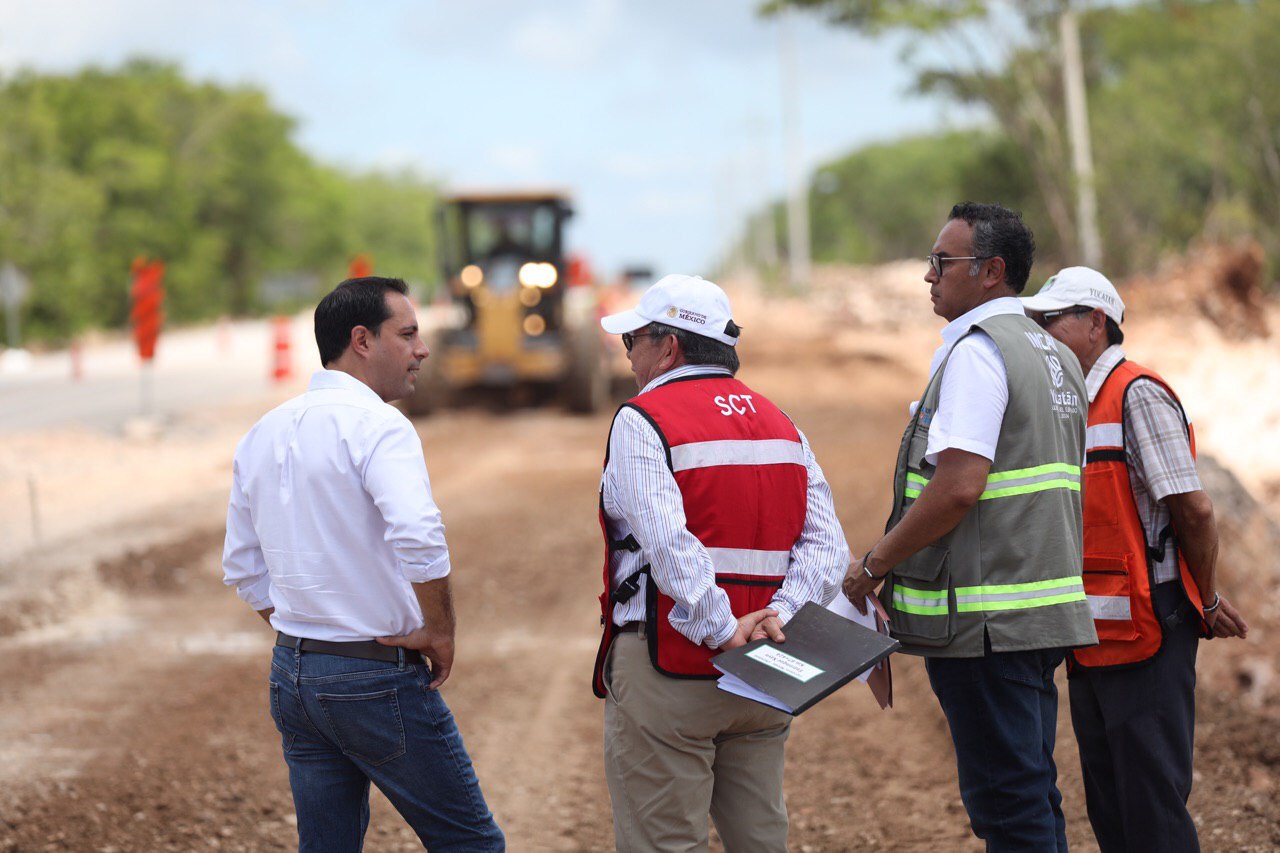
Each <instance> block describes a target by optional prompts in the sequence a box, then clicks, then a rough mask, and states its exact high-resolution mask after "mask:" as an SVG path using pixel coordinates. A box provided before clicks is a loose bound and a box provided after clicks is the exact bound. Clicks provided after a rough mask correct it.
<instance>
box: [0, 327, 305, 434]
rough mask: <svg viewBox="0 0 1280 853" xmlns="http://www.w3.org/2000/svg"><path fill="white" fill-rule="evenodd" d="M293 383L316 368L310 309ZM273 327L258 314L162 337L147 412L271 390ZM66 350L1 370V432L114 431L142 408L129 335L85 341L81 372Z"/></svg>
mask: <svg viewBox="0 0 1280 853" xmlns="http://www.w3.org/2000/svg"><path fill="white" fill-rule="evenodd" d="M290 328H291V329H292V349H291V352H292V356H293V370H294V377H295V379H294V381H295V382H299V383H300V382H303V381H305V377H307V376H308V375H310V373H311V371H313V370H315V369H316V368H318V367H319V358H318V357H317V355H316V349H315V342H314V339H313V335H312V330H311V316H310V312H307V313H305V314H301V315H299V316H297V317H295V318H293V320H292V323H291V327H290ZM273 345H274V337H273V329H272V326H271V324H270V323H269V322H267V321H265V320H257V321H243V322H236V323H227V324H225V325H223V326H209V327H204V328H196V329H183V330H178V331H171V332H168V333H166V334H165V335H163V336H162V337H161V339H160V344H159V347H158V349H157V352H156V358H155V361H154V362H153V364H152V365H151V366H150V368H149V370H150V374H151V391H152V393H151V400H152V406H151V411H150V414H151V415H152V416H154V417H155V418H157V419H160V420H164V419H167V418H171V417H174V416H176V415H179V414H181V413H182V412H185V411H188V410H191V409H196V408H202V407H206V406H216V405H221V404H226V403H233V402H238V401H241V400H247V399H253V398H257V397H262V396H264V395H266V394H268V393H269V392H270V391H271V390H272V379H271V376H270V370H271V358H272V355H273ZM71 364H72V360H71V354H70V352H69V351H66V350H61V351H55V352H50V353H44V354H40V355H35V356H33V357H32V359H31V364H30V366H29V368H28V369H26V370H24V371H23V372H20V373H12V372H0V435H3V434H8V433H14V432H22V431H27V430H34V429H46V428H52V427H62V426H86V427H91V428H95V429H103V430H107V431H118V430H120V429H121V428H123V427H124V426H125V424H126V423H128V422H129V421H130V420H131V419H133V418H137V417H139V416H140V415H141V414H143V412H142V384H143V372H144V368H143V367H142V365H141V363H140V361H139V360H138V356H137V352H136V350H135V349H134V345H133V342H132V340H128V339H122V340H114V341H108V342H100V343H95V344H90V345H86V346H85V347H84V348H83V354H82V358H81V364H82V371H81V373H82V376H81V378H80V379H79V380H78V381H77V380H74V379H73V378H72V369H71Z"/></svg>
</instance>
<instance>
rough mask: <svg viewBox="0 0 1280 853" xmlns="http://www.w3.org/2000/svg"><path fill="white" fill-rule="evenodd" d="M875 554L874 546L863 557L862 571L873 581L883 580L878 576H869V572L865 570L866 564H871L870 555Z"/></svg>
mask: <svg viewBox="0 0 1280 853" xmlns="http://www.w3.org/2000/svg"><path fill="white" fill-rule="evenodd" d="M875 552H876V546H874V545H872V546H871V550H870V551H867V553H866V554H864V555H863V557H862V571H863V572H864V573H865V574H866V576H867V577H869V578H871V579H872V580H873V581H879V580H884V578H882V577H880V576H879V575H873V574H871V570H870V569H868V568H867V563H869V562H871V555H872V554H874V553H875Z"/></svg>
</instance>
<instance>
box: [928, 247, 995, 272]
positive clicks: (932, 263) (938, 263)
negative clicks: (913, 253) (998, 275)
mask: <svg viewBox="0 0 1280 853" xmlns="http://www.w3.org/2000/svg"><path fill="white" fill-rule="evenodd" d="M994 257H995V255H969V256H967V257H963V258H959V257H952V256H950V255H939V254H938V253H937V252H934V253H933V254H932V255H930V256H929V257H928V258H927V259H926V260H928V261H929V269H931V270H933V272H934V275H937V276H941V275H942V265H943V264H945V263H946V262H947V261H989V260H991V259H992V258H994Z"/></svg>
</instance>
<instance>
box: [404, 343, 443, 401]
mask: <svg viewBox="0 0 1280 853" xmlns="http://www.w3.org/2000/svg"><path fill="white" fill-rule="evenodd" d="M428 348H429V349H430V350H431V353H432V354H431V356H429V357H428V358H427V360H426V361H424V362H423V363H422V367H421V368H420V369H419V370H418V379H417V381H416V382H415V383H414V387H413V394H412V395H410V396H409V397H408V398H406V399H405V401H404V403H403V406H404V410H405V412H406V413H407V414H409V415H410V416H415V415H416V416H422V415H430V414H432V413H434V412H439V411H441V410H442V409H447V408H448V407H449V398H450V395H451V390H452V389H450V387H449V383H448V380H446V379H445V377H444V375H443V373H442V371H441V370H440V369H439V365H440V364H441V362H440V361H439V360H438V359H437V354H438V353H440V352H441V351H442V350H441V348H440V343H439V341H429V342H428Z"/></svg>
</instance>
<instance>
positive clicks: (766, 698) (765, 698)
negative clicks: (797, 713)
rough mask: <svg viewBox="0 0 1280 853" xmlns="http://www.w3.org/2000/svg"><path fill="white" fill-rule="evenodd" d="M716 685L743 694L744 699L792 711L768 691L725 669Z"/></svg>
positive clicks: (738, 694)
mask: <svg viewBox="0 0 1280 853" xmlns="http://www.w3.org/2000/svg"><path fill="white" fill-rule="evenodd" d="M716 687H719V688H720V689H721V690H723V691H724V692H726V693H732V694H734V695H735V696H741V697H743V698H744V699H753V700H755V701H756V702H763V703H764V704H765V705H768V706H769V707H771V708H777V709H778V710H779V711H785V712H787V713H788V714H790V713H791V711H792V709H791V708H789V707H787V706H786V705H784V704H782V703H781V702H779V701H778V700H777V699H775V698H773V697H772V696H770V695H769V694H768V693H765V692H763V691H760V690H756V689H755V688H754V687H752V686H751V685H750V684H747V682H745V681H743V680H742V679H741V678H739V677H738V676H736V675H731V674H730V673H727V672H725V671H724V670H720V678H719V679H718V680H717V681H716Z"/></svg>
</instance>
